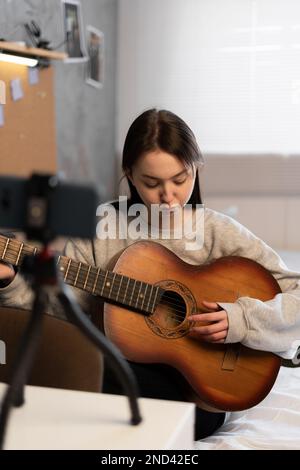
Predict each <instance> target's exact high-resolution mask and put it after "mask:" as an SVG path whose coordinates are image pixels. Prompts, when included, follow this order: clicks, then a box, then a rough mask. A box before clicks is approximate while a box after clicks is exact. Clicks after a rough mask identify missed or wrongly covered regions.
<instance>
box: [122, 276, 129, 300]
mask: <svg viewBox="0 0 300 470" xmlns="http://www.w3.org/2000/svg"><path fill="white" fill-rule="evenodd" d="M127 279H128V280H127V285H126V288H125V293H124V297H123V302H125V298H126V294H127V289H128V285H129V282H130V277H128V278H127Z"/></svg>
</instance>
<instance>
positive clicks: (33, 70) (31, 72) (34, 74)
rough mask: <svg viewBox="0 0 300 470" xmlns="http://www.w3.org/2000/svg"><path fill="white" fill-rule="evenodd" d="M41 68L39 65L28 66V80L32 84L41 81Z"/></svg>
mask: <svg viewBox="0 0 300 470" xmlns="http://www.w3.org/2000/svg"><path fill="white" fill-rule="evenodd" d="M39 78H40V77H39V69H38V68H37V67H28V80H29V83H30V85H36V84H37V83H39Z"/></svg>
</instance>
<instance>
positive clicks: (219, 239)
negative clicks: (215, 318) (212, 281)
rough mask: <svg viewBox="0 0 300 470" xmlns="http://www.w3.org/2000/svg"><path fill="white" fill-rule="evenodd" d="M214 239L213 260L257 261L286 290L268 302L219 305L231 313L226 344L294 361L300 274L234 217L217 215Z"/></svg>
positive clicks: (299, 336) (299, 337)
mask: <svg viewBox="0 0 300 470" xmlns="http://www.w3.org/2000/svg"><path fill="white" fill-rule="evenodd" d="M211 237H212V249H211V258H214V259H216V258H219V257H221V256H229V255H232V256H243V257H246V258H250V259H252V260H254V261H257V262H258V263H260V264H261V265H262V266H264V267H265V268H266V269H267V270H268V271H269V272H270V273H271V274H272V275H273V276H274V277H275V279H276V280H277V282H278V283H279V285H280V288H281V290H282V293H280V294H277V295H276V296H275V297H274V298H273V299H271V300H269V301H266V302H263V301H261V300H258V299H254V298H250V297H240V298H239V299H238V300H237V301H236V302H234V303H223V302H218V304H219V305H220V306H221V307H222V308H223V309H224V310H226V311H227V314H228V321H229V330H228V335H227V338H226V343H236V342H241V343H242V344H244V345H245V346H248V347H250V348H253V349H259V350H264V351H271V352H274V353H276V354H278V355H280V356H281V357H283V358H286V359H291V358H293V357H294V356H295V354H296V353H297V349H298V348H299V346H300V273H298V272H295V271H291V270H289V269H288V268H287V266H286V265H285V263H284V262H283V261H282V259H281V258H280V256H279V255H278V254H277V253H276V252H275V251H274V250H273V249H272V248H271V247H269V246H268V245H267V244H266V243H264V242H263V241H262V240H260V239H259V238H258V237H256V236H255V235H254V234H253V233H252V232H250V231H249V230H248V229H246V228H245V227H244V226H243V225H241V224H239V223H238V222H236V221H235V220H233V219H231V218H230V217H227V216H223V215H221V214H218V216H216V221H215V223H214V224H213V228H212V231H211Z"/></svg>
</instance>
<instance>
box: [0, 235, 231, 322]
mask: <svg viewBox="0 0 300 470" xmlns="http://www.w3.org/2000/svg"><path fill="white" fill-rule="evenodd" d="M13 242H14V241H13V240H12V241H11V245H12V243H13ZM17 243H18V244H19V243H20V242H17ZM1 244H2V240H1V239H0V248H1ZM5 245H6V243H4V247H5ZM11 245H10V246H9V248H8V250H7V254H6V256H5V258H6V260H7V261H8V262H11V263H12V264H13V263H14V262H15V259H11V258H9V254H10V252H11V253H15V254H17V253H19V249H14V248H13V246H11ZM22 252H23V253H22V255H21V256H20V259H22V258H23V257H24V256H25V255H26V254H33V252H34V249H32V247H30V246H28V245H26V244H24V246H23V248H22ZM66 258H67V257H66ZM67 259H68V258H67ZM69 259H71V258H69ZM71 261H73V262H74V263H77V264H78V265H79V262H77V261H74V260H72V259H71ZM87 266H88V265H86V263H82V265H81V269H80V271H85V272H84V274H83V273H81V272H80V273H79V275H78V276H77V269H76V268H72V267H70V269H69V272H68V274H73V275H74V281H75V278H76V276H77V283H79V282H80V280H81V283H82V287H81V288H83V286H84V284H85V279H86V276H87V273H88V268H87ZM92 269H93V271H92V273H93V275H94V277H96V276H97V278H98V279H99V278H100V279H101V278H102V279H103V278H105V277H107V274H104V273H103V272H99V273H98V274H97V271H98V268H96V267H92ZM95 270H96V272H95ZM102 271H103V270H102ZM90 272H91V270H90ZM108 273H109V275H114V274H115V273H114V272H112V271H108ZM116 275H118V273H116ZM128 279H131V278H128ZM107 280H108V281H109V279H107ZM132 280H133V281H134V279H132ZM94 281H95V279H94V280H92V281H91V283H89V282H87V283H86V286H88V287H89V288H90V289H92V287H94ZM137 282H139V283H144V284H148V285H151V286H152V285H154V284H150V283H145V282H144V281H138V280H137ZM120 285H121V283H119V286H120ZM119 286H117V291H118V290H119ZM77 287H78V288H80V286H77ZM155 287H157V286H155ZM104 289H105V288H104ZM104 289H103V290H104ZM127 289H128V286H127V287H126V289H124V288H123V289H120V292H119V294H124V293H125V292H126V290H127ZM87 290H88V289H87ZM223 290H224V291H225V292H226V291H227V292H229V291H228V290H225V289H223ZM91 293H92V294H93V292H91ZM112 293H115V294H116V292H114V290H112V291H111V294H112ZM97 294H98V295H100V292H99V293H98V292H97ZM123 297H124V295H123ZM161 298H163V299H164V303H165V304H167V305H169V306H170V307H172V308H173V310H174V311H175V312H178V313H179V314H180V315H173V316H172V317H173V318H174V319H176V318H178V323H182V317H183V313H184V312H185V309H183V308H182V307H183V306H182V307H181V308H180V309H178V308H177V307H178V306H179V303H178V302H176V301H174V299H173V298H172V297H170V296H169V295H168V294H163V295H162V297H161ZM150 300H151V299H149V300H148V301H147V302H146V303H148V304H149V302H150ZM123 302H125V299H124V300H123ZM144 302H145V300H144ZM137 303H138V302H137ZM128 306H129V307H130V304H129V305H128ZM131 306H132V307H135V306H134V305H131ZM136 308H139V307H138V305H137V307H136ZM142 310H143V309H142ZM144 310H145V309H144ZM146 311H147V310H146ZM202 313H203V312H202ZM207 313H209V312H207Z"/></svg>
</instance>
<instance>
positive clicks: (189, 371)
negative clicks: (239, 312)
mask: <svg viewBox="0 0 300 470" xmlns="http://www.w3.org/2000/svg"><path fill="white" fill-rule="evenodd" d="M36 252H37V248H34V247H32V246H30V245H28V244H25V243H22V242H20V241H18V240H15V239H10V238H6V237H3V236H0V260H3V261H6V262H8V263H11V264H13V265H16V266H18V265H20V264H21V262H22V259H23V258H24V256H25V255H27V254H35V253H36ZM57 263H58V267H59V270H60V271H61V273H62V276H63V279H64V281H65V282H66V283H68V284H70V285H72V286H75V287H78V288H80V289H83V290H85V291H87V292H89V293H90V294H92V295H96V296H100V297H101V298H103V299H104V300H105V305H104V328H105V333H106V335H107V337H108V338H109V339H110V340H111V341H112V342H113V343H114V344H115V345H116V346H117V347H118V348H119V349H120V350H121V351H122V353H123V354H124V356H125V357H126V358H127V359H128V360H130V361H134V362H143V363H163V364H167V365H170V366H172V367H174V368H175V369H177V371H179V372H180V374H181V376H182V378H183V379H184V383H185V384H187V385H188V388H189V390H190V392H191V397H192V399H193V401H195V402H196V403H197V404H198V405H200V406H202V407H206V408H208V409H210V408H211V409H215V410H225V411H227V410H231V411H236V410H243V409H246V408H250V407H252V406H254V405H256V404H257V403H259V402H260V401H261V400H262V399H263V398H264V397H265V396H266V395H267V394H268V393H269V391H270V390H271V388H272V386H273V383H274V381H275V379H276V376H277V373H278V370H279V367H280V358H279V357H277V356H276V355H274V354H272V353H268V352H263V351H257V350H253V349H249V348H247V347H245V346H243V345H241V344H228V345H226V344H211V343H206V342H202V341H199V340H196V339H194V338H191V337H190V336H189V335H188V333H189V329H190V326H191V325H190V322H189V321H188V320H187V317H188V316H189V315H191V314H194V313H197V312H199V311H202V312H204V310H203V307H201V306H202V301H203V300H207V301H213V302H235V301H236V300H237V299H238V298H239V297H244V296H247V297H252V298H256V299H260V300H262V301H266V300H269V299H271V298H273V297H274V296H275V295H276V294H277V293H279V292H281V290H280V287H279V285H278V283H277V281H276V280H275V279H274V277H273V276H272V275H271V274H270V273H269V272H268V271H267V270H266V269H265V268H264V267H262V266H261V265H260V264H258V263H256V262H255V261H252V260H250V259H247V258H242V257H237V256H228V257H223V258H220V259H218V260H217V261H215V262H213V263H211V264H209V265H203V266H200V267H199V266H194V265H190V264H187V263H185V262H184V261H182V260H181V259H180V258H178V257H177V256H176V255H175V254H173V253H172V252H171V251H170V250H168V249H167V248H165V247H163V246H162V245H160V244H158V243H154V242H149V241H140V242H136V243H134V244H132V245H130V246H129V247H127V248H126V249H125V250H124V251H123V252H121V254H120V255H119V256H118V257H117V258H116V259H115V260H114V261H113V263H114V266H113V267H112V269H111V270H109V271H107V270H102V269H100V268H96V267H93V266H90V265H87V264H84V263H81V262H77V261H74V260H72V259H70V258H67V257H65V256H59V257H58V260H57ZM201 308H202V310H201Z"/></svg>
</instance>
